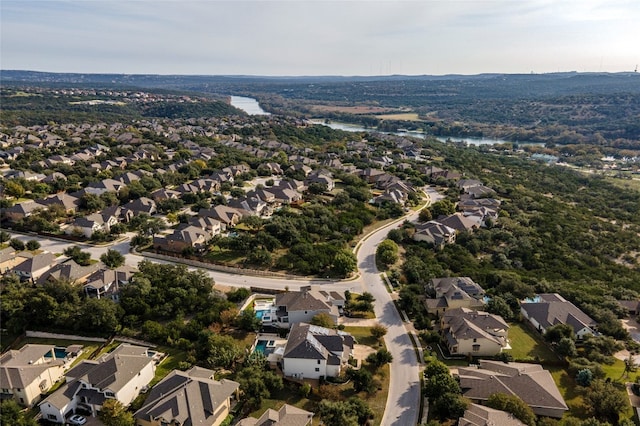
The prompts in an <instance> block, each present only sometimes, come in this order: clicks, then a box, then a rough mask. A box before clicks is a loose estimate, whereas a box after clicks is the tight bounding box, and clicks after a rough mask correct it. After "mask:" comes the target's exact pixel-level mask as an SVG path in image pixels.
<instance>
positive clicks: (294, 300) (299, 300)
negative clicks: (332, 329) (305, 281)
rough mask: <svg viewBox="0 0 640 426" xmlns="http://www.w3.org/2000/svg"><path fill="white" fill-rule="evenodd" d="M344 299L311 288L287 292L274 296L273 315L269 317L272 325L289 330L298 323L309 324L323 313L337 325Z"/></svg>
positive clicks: (337, 295)
mask: <svg viewBox="0 0 640 426" xmlns="http://www.w3.org/2000/svg"><path fill="white" fill-rule="evenodd" d="M343 306H344V297H342V296H341V295H340V294H338V293H336V292H326V291H318V290H314V289H312V288H311V287H306V288H301V289H300V291H289V292H286V293H280V294H278V295H277V296H276V301H275V313H274V314H271V315H270V317H269V318H270V319H271V321H273V325H276V326H278V327H281V328H289V327H290V326H291V325H292V324H295V323H299V322H311V320H312V319H313V317H314V316H316V315H318V314H321V313H325V314H327V315H329V316H330V317H331V318H332V319H333V321H334V323H335V324H338V317H339V316H340V311H341V309H342V307H343Z"/></svg>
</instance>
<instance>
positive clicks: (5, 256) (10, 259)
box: [0, 247, 24, 275]
mask: <svg viewBox="0 0 640 426" xmlns="http://www.w3.org/2000/svg"><path fill="white" fill-rule="evenodd" d="M23 260H24V259H19V258H18V257H17V256H16V251H15V250H14V249H13V248H11V247H5V248H3V249H0V275H2V274H4V273H5V272H7V271H8V270H9V269H11V268H13V267H14V266H16V265H17V264H18V263H20V262H22V261H23Z"/></svg>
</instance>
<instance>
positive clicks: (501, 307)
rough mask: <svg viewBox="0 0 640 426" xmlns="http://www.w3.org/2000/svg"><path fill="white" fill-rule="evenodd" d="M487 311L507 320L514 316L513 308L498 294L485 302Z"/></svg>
mask: <svg viewBox="0 0 640 426" xmlns="http://www.w3.org/2000/svg"><path fill="white" fill-rule="evenodd" d="M486 310H487V312H490V313H492V314H495V315H500V316H501V317H502V318H504V319H505V320H507V321H509V320H511V319H513V318H514V314H513V310H512V309H511V306H509V304H508V303H507V301H506V300H504V299H503V298H502V297H500V296H493V297H491V300H489V302H488V303H487V307H486Z"/></svg>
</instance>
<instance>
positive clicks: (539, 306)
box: [520, 293, 597, 339]
mask: <svg viewBox="0 0 640 426" xmlns="http://www.w3.org/2000/svg"><path fill="white" fill-rule="evenodd" d="M520 312H521V313H522V316H523V317H525V318H526V319H527V320H529V322H530V323H531V324H532V325H533V326H534V327H535V328H536V329H537V330H538V331H540V332H541V333H545V331H546V330H547V328H549V327H551V326H553V325H556V324H567V325H570V326H571V327H572V328H573V331H574V333H575V335H576V337H577V338H578V339H582V338H583V337H584V336H586V335H588V334H590V335H594V334H596V331H595V329H596V327H597V324H596V322H595V321H594V320H593V319H592V318H591V317H590V316H589V315H587V314H585V313H584V312H582V311H581V310H580V309H579V308H578V307H577V306H576V305H574V304H573V303H571V302H569V301H568V300H565V299H564V298H563V297H562V296H560V295H559V294H557V293H553V294H539V295H538V296H537V297H536V298H535V299H534V301H526V300H525V301H524V302H523V303H521V304H520Z"/></svg>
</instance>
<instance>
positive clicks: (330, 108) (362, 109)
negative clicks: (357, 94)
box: [311, 105, 397, 114]
mask: <svg viewBox="0 0 640 426" xmlns="http://www.w3.org/2000/svg"><path fill="white" fill-rule="evenodd" d="M311 110H312V111H317V112H345V113H348V114H383V113H386V112H397V110H395V109H392V108H382V107H375V106H367V105H359V106H340V105H313V106H311Z"/></svg>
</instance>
